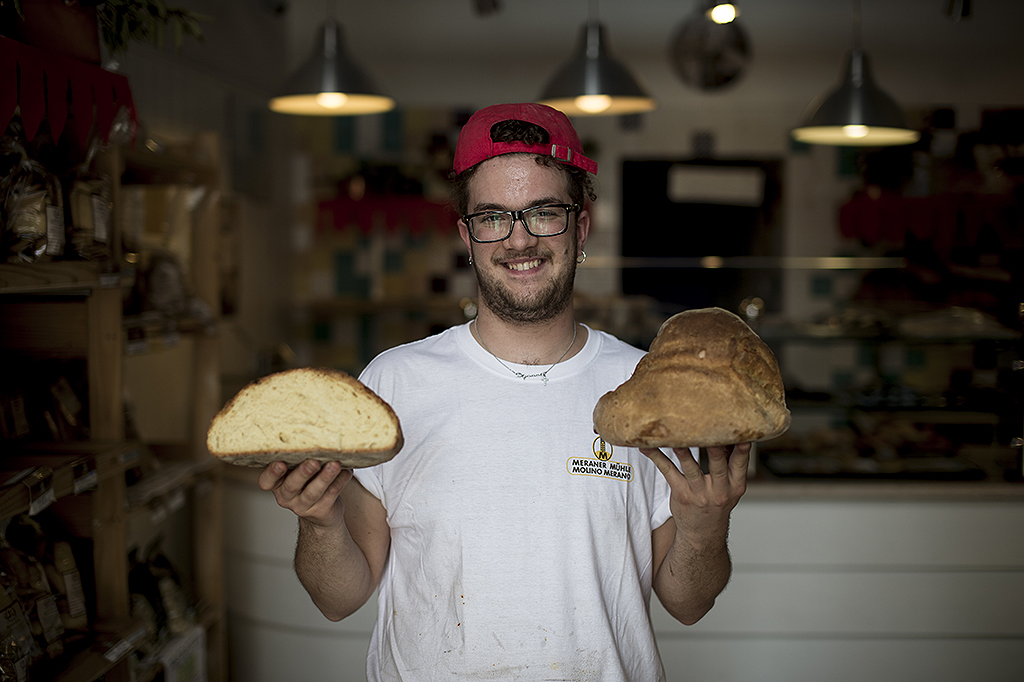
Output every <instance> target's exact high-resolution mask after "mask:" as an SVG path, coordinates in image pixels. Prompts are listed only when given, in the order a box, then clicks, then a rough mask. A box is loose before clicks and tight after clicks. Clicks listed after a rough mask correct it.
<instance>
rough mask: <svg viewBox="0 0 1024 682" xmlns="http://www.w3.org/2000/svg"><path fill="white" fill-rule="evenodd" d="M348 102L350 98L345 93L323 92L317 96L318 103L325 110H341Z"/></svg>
mask: <svg viewBox="0 0 1024 682" xmlns="http://www.w3.org/2000/svg"><path fill="white" fill-rule="evenodd" d="M346 101H348V96H347V95H346V94H345V93H343V92H321V93H320V94H319V95H317V96H316V103H317V104H319V105H320V106H322V107H323V108H324V109H340V108H341V107H343V106H345V102H346Z"/></svg>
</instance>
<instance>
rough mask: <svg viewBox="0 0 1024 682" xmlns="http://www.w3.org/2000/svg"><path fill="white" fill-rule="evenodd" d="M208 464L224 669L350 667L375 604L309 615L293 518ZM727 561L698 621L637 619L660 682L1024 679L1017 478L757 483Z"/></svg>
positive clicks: (324, 674) (356, 667)
mask: <svg viewBox="0 0 1024 682" xmlns="http://www.w3.org/2000/svg"><path fill="white" fill-rule="evenodd" d="M229 473H232V475H229V476H227V477H226V498H225V514H226V519H225V537H226V539H227V547H226V562H227V566H226V568H227V570H226V576H227V601H228V617H229V620H228V622H229V627H230V631H229V640H230V654H231V669H232V672H233V677H234V678H235V679H238V680H246V681H247V682H279V681H280V680H288V681H289V682H303V681H305V680H310V681H314V680H315V681H316V682H322V680H324V679H330V680H332V682H362V681H363V680H365V673H364V660H365V655H366V647H367V643H368V641H369V632H370V629H371V627H372V624H373V619H374V615H375V610H376V605H375V602H374V601H373V600H371V602H370V603H368V604H367V605H366V606H364V607H363V608H362V609H361V610H360V611H359V612H357V613H356V614H354V615H353V616H351V617H350V618H347V619H345V620H343V621H341V622H340V623H332V622H330V621H328V620H327V619H325V618H324V617H323V616H322V615H321V614H320V612H319V611H317V609H316V608H315V607H314V606H313V604H312V602H311V601H310V599H309V597H308V595H307V594H306V593H305V591H304V590H303V589H302V586H301V585H300V584H299V582H298V580H297V579H296V577H295V573H294V570H293V568H292V557H293V551H294V548H295V532H296V521H295V518H294V516H292V514H291V512H289V511H287V510H284V509H282V508H280V507H278V506H277V504H276V502H275V501H274V498H273V496H272V495H270V494H269V493H265V492H263V491H261V490H260V489H259V487H258V486H257V485H256V482H255V481H256V473H257V472H256V471H255V470H246V469H239V468H237V467H235V468H232V472H229ZM730 546H731V548H732V554H733V562H734V572H733V578H732V581H731V583H730V584H729V586H728V587H727V588H726V590H725V592H723V594H722V595H721V596H720V597H719V599H718V603H717V604H716V605H715V608H714V609H712V611H711V612H710V613H709V614H708V615H707V616H705V617H704V619H702V620H701V621H700V622H699V623H697V624H696V625H693V626H689V627H687V626H684V625H681V624H679V623H677V622H676V621H674V620H673V619H672V618H671V617H670V616H668V615H667V614H666V613H665V611H664V610H663V609H662V608H661V606H660V604H657V599H654V600H653V601H654V604H653V605H652V618H653V621H654V625H655V629H656V631H657V633H658V642H659V647H660V649H661V654H662V658H663V659H664V661H665V668H666V672H667V675H668V679H669V681H670V682H683V681H689V680H694V681H699V682H817V681H822V682H826V681H827V682H861V681H865V680H870V682H890V681H892V682H896V681H898V682H916V681H918V680H920V681H921V682H1006V681H1010V680H1019V679H1024V672H1022V671H1024V485H1022V484H1017V483H1006V484H1001V483H966V482H964V483H961V482H957V483H916V482H913V483H911V482H899V483H896V482H892V483H890V482H878V483H873V482H863V481H857V482H842V483H840V482H835V483H832V482H811V481H799V482H760V481H754V482H752V483H751V484H750V486H749V488H748V492H747V494H746V495H745V496H744V498H743V500H742V501H741V502H740V504H739V506H738V507H737V508H736V510H735V512H734V513H733V522H732V529H731V538H730Z"/></svg>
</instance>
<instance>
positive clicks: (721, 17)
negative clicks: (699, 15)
mask: <svg viewBox="0 0 1024 682" xmlns="http://www.w3.org/2000/svg"><path fill="white" fill-rule="evenodd" d="M739 15H740V8H739V7H737V6H736V3H735V2H723V1H722V0H707V3H706V9H705V10H704V16H706V17H707V18H708V19H710V20H711V21H713V22H715V23H716V24H731V23H732V22H734V21H736V17H738V16H739Z"/></svg>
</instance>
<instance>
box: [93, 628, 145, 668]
mask: <svg viewBox="0 0 1024 682" xmlns="http://www.w3.org/2000/svg"><path fill="white" fill-rule="evenodd" d="M145 634H146V628H139V629H138V630H136V631H135V632H133V633H131V634H130V635H128V636H127V637H125V638H124V639H122V640H121V641H120V642H118V643H117V644H115V645H114V646H112V647H110V648H109V649H107V653H105V654H103V658H105V659H107V660H108V661H110V662H111V663H115V662H117V661H118V660H120V659H121V658H122V657H123V656H124V655H125V654H127V653H128V652H129V651H131V650H132V647H134V646H135V643H136V642H138V641H139V640H140V639H142V638H143V637H144V636H145Z"/></svg>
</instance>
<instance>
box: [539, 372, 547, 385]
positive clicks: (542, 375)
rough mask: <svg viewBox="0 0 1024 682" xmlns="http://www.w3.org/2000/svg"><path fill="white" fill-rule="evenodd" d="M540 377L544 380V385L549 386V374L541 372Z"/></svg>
mask: <svg viewBox="0 0 1024 682" xmlns="http://www.w3.org/2000/svg"><path fill="white" fill-rule="evenodd" d="M540 378H541V380H542V381H543V382H544V385H545V386H547V385H548V375H547V374H541V375H540Z"/></svg>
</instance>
